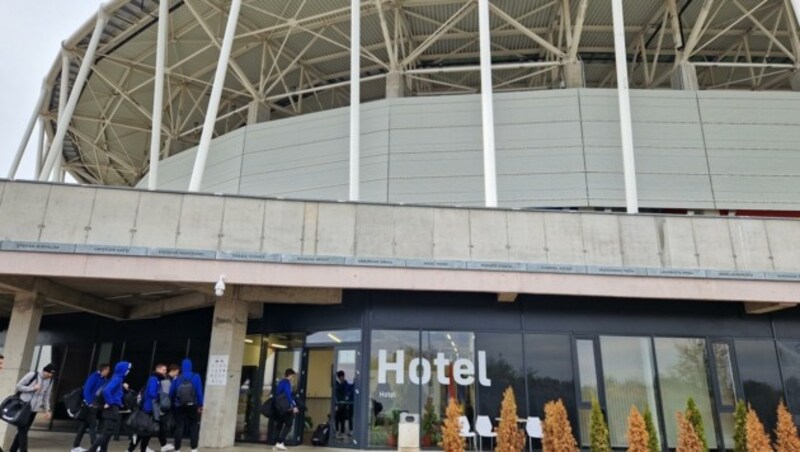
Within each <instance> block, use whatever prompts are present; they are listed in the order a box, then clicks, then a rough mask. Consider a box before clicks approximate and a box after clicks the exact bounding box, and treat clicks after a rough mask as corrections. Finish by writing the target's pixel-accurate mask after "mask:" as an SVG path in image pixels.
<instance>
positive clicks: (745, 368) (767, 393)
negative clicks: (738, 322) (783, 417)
mask: <svg viewBox="0 0 800 452" xmlns="http://www.w3.org/2000/svg"><path fill="white" fill-rule="evenodd" d="M733 345H734V350H736V363H737V364H738V365H739V377H740V378H741V380H742V388H743V389H744V397H745V400H746V401H747V403H749V404H750V405H752V406H753V409H754V410H755V411H756V413H757V414H758V417H759V418H760V419H761V421H762V422H763V423H764V427H765V428H766V429H767V431H768V432H772V431H774V430H775V423H776V421H777V419H776V418H777V415H776V414H775V408H776V407H777V406H778V402H779V401H780V399H781V397H782V396H783V392H782V391H783V388H782V384H781V379H780V373H779V372H778V356H777V353H776V352H775V343H774V342H773V341H771V340H758V339H736V340H735V341H734V343H733Z"/></svg>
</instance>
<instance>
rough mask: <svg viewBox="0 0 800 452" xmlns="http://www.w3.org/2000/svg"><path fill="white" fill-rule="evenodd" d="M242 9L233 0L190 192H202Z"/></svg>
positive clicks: (235, 0) (193, 170) (239, 2)
mask: <svg viewBox="0 0 800 452" xmlns="http://www.w3.org/2000/svg"><path fill="white" fill-rule="evenodd" d="M241 8H242V0H232V2H231V9H230V12H229V13H228V23H227V24H226V26H225V37H224V38H223V39H222V47H221V48H220V52H219V60H218V61H217V71H216V73H215V74H214V84H213V85H212V88H211V94H210V96H209V99H208V109H207V110H206V119H205V122H204V123H203V133H202V135H200V144H198V145H197V157H195V160H194V168H193V169H192V178H191V180H190V181H189V191H200V186H201V184H202V183H203V175H204V174H205V171H206V160H208V151H209V149H210V148H211V138H213V136H214V124H215V123H216V122H217V112H218V110H219V101H220V98H221V97H222V88H223V87H224V86H225V74H226V73H227V72H228V62H229V61H230V57H231V48H232V47H233V40H234V38H235V34H236V24H237V22H238V21H239V11H240V10H241Z"/></svg>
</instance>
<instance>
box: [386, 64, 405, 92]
mask: <svg viewBox="0 0 800 452" xmlns="http://www.w3.org/2000/svg"><path fill="white" fill-rule="evenodd" d="M405 94H406V80H405V77H404V76H403V73H402V72H400V71H391V72H389V73H388V74H386V98H387V99H396V98H398V97H405Z"/></svg>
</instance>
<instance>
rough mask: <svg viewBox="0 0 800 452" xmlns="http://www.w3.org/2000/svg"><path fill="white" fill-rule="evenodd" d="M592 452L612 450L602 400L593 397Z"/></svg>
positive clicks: (608, 451)
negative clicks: (602, 409)
mask: <svg viewBox="0 0 800 452" xmlns="http://www.w3.org/2000/svg"><path fill="white" fill-rule="evenodd" d="M590 436H591V452H611V441H610V439H609V437H608V426H607V425H606V420H605V418H604V417H603V412H602V411H601V410H600V402H598V401H597V399H592V431H591V435H590Z"/></svg>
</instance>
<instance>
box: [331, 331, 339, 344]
mask: <svg viewBox="0 0 800 452" xmlns="http://www.w3.org/2000/svg"><path fill="white" fill-rule="evenodd" d="M328 337H329V338H331V339H332V340H333V341H335V342H337V343H339V344H341V343H342V340H341V339H339V338H338V337H336V335H335V334H333V333H328Z"/></svg>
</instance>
